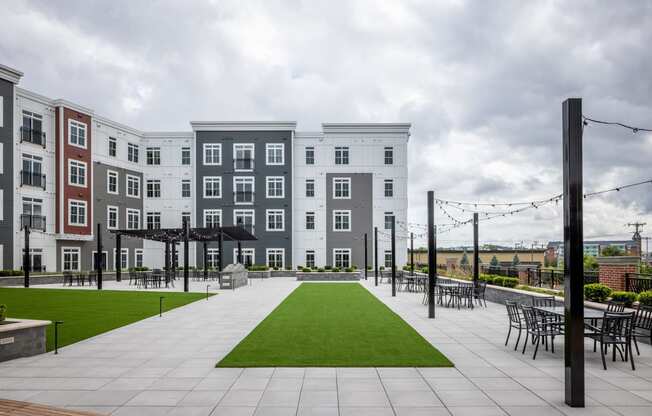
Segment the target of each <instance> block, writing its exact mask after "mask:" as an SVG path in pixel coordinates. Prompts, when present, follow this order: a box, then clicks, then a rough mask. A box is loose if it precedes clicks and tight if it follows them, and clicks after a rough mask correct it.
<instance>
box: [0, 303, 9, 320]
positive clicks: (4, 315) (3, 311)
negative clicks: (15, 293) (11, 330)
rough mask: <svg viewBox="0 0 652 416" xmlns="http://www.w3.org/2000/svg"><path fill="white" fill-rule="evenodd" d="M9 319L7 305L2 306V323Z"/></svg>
mask: <svg viewBox="0 0 652 416" xmlns="http://www.w3.org/2000/svg"><path fill="white" fill-rule="evenodd" d="M5 319H7V305H0V322H2V321H4V320H5Z"/></svg>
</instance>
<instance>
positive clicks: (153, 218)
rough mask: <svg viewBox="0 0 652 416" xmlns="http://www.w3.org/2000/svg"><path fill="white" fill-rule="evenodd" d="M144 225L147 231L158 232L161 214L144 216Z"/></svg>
mask: <svg viewBox="0 0 652 416" xmlns="http://www.w3.org/2000/svg"><path fill="white" fill-rule="evenodd" d="M145 223H146V226H147V229H148V230H160V229H161V213H160V212H148V213H147V215H145Z"/></svg>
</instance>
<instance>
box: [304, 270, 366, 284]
mask: <svg viewBox="0 0 652 416" xmlns="http://www.w3.org/2000/svg"><path fill="white" fill-rule="evenodd" d="M296 276H297V280H299V281H303V282H310V281H326V282H329V281H330V282H335V281H337V282H340V281H355V282H357V281H358V280H360V272H359V271H357V272H350V273H347V272H308V273H304V272H297V273H296Z"/></svg>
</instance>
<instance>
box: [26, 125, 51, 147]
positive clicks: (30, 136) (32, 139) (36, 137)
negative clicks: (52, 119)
mask: <svg viewBox="0 0 652 416" xmlns="http://www.w3.org/2000/svg"><path fill="white" fill-rule="evenodd" d="M20 141H21V142H29V143H34V144H38V145H39V146H43V147H45V132H44V131H40V130H35V129H30V128H29V127H24V126H21V128H20Z"/></svg>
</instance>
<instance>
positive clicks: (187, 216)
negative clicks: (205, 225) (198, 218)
mask: <svg viewBox="0 0 652 416" xmlns="http://www.w3.org/2000/svg"><path fill="white" fill-rule="evenodd" d="M184 221H185V222H187V223H188V227H192V223H191V222H190V213H189V212H182V213H181V227H183V223H184Z"/></svg>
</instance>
